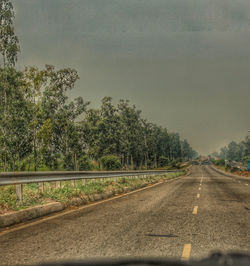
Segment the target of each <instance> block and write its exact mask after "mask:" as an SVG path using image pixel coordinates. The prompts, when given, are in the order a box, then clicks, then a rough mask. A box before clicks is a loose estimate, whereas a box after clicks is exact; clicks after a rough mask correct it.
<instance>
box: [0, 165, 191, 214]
mask: <svg viewBox="0 0 250 266" xmlns="http://www.w3.org/2000/svg"><path fill="white" fill-rule="evenodd" d="M185 173H186V172H185V170H183V171H182V172H178V173H168V174H165V175H160V176H147V177H144V178H143V177H140V178H135V177H129V178H128V177H126V178H124V177H121V178H117V179H113V178H112V179H111V178H107V179H105V180H103V181H102V180H98V179H97V180H88V181H87V182H86V184H83V183H82V180H77V181H75V182H74V186H73V185H72V183H71V182H70V181H64V182H61V187H60V188H56V183H55V182H50V183H44V190H43V192H42V191H41V190H40V189H39V185H38V184H27V185H24V186H23V201H22V202H20V201H18V200H17V198H16V191H15V186H2V187H0V214H3V213H6V212H9V211H18V210H21V209H25V208H28V207H32V206H36V205H41V204H46V203H49V202H56V201H57V202H62V203H64V204H65V205H66V206H68V207H69V206H74V205H83V204H87V203H88V202H91V201H95V200H100V199H102V198H101V197H100V195H103V193H104V195H106V196H107V197H110V196H112V195H116V194H120V193H123V192H128V191H131V190H134V189H138V188H141V187H143V186H146V185H149V184H153V183H156V182H160V181H164V180H167V179H171V178H174V177H177V176H180V175H184V174H185Z"/></svg>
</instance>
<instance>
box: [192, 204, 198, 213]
mask: <svg viewBox="0 0 250 266" xmlns="http://www.w3.org/2000/svg"><path fill="white" fill-rule="evenodd" d="M197 211H198V206H194V209H193V214H197Z"/></svg>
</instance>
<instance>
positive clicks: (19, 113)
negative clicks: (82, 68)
mask: <svg viewBox="0 0 250 266" xmlns="http://www.w3.org/2000/svg"><path fill="white" fill-rule="evenodd" d="M13 20H14V11H13V6H12V3H11V1H10V0H2V1H0V53H1V59H0V90H1V91H0V101H1V105H0V166H1V170H2V171H22V170H26V171H27V170H35V171H37V170H41V169H51V170H54V169H68V170H90V169H92V168H93V167H96V168H98V167H99V168H100V167H102V164H105V162H107V160H111V161H112V158H113V159H114V160H116V162H118V164H116V168H123V169H148V168H156V167H162V166H166V165H168V164H169V163H175V162H177V161H178V162H180V161H185V160H190V159H192V158H194V157H196V156H197V153H196V152H195V151H194V150H193V149H192V148H191V146H190V145H189V143H188V142H187V141H186V140H181V139H180V136H179V134H178V133H169V132H168V131H167V129H166V128H163V127H161V126H158V125H156V124H154V123H151V122H149V121H147V120H146V119H144V118H142V116H141V111H140V110H138V109H137V108H136V107H135V106H134V105H131V104H130V103H129V101H127V100H120V101H119V103H118V104H116V105H114V104H113V102H112V98H111V97H104V98H103V99H102V102H101V106H100V108H96V109H93V108H90V107H89V104H90V103H89V102H88V101H85V100H84V99H83V98H82V97H77V98H75V99H73V100H72V99H70V97H69V94H70V91H71V90H72V89H73V88H74V86H75V83H76V82H77V80H78V79H79V76H78V73H77V71H76V70H75V69H72V68H63V69H57V68H55V67H54V66H52V65H46V66H45V67H44V69H38V68H37V67H35V66H33V67H26V68H25V69H24V70H22V71H20V70H17V69H16V68H15V63H16V61H17V55H18V53H19V52H20V48H19V41H18V38H17V36H16V35H15V32H14V27H13ZM93 162H94V163H93Z"/></svg>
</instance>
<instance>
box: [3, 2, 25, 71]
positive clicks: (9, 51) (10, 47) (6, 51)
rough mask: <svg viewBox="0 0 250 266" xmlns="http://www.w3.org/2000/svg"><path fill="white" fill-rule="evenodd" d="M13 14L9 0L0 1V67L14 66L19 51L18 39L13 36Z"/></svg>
mask: <svg viewBox="0 0 250 266" xmlns="http://www.w3.org/2000/svg"><path fill="white" fill-rule="evenodd" d="M14 18H15V13H14V10H13V5H12V3H11V1H10V0H0V53H1V57H2V62H0V66H1V67H6V66H14V65H15V63H16V61H17V54H18V52H19V50H20V48H19V41H18V37H17V36H16V35H15V31H14V26H13V22H14Z"/></svg>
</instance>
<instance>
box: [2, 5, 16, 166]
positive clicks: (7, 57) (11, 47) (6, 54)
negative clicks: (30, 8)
mask: <svg viewBox="0 0 250 266" xmlns="http://www.w3.org/2000/svg"><path fill="white" fill-rule="evenodd" d="M14 17H15V14H14V11H13V5H12V3H11V1H9V0H0V55H1V60H0V68H6V67H8V68H7V69H6V71H8V70H9V67H13V66H14V65H15V63H16V61H17V54H18V52H19V45H18V38H17V36H16V35H15V32H14V27H13V21H14ZM2 74H3V73H2ZM4 80H5V79H4V78H3V79H2V81H1V86H0V94H1V102H0V105H1V106H2V107H3V108H1V113H0V115H1V116H2V119H1V123H2V124H1V129H2V130H1V133H2V135H3V136H2V141H3V143H2V147H3V148H2V149H3V157H4V158H3V161H4V162H3V170H4V171H5V170H6V162H7V157H6V156H7V150H6V149H7V147H6V145H7V144H6V142H5V140H6V137H7V129H6V128H5V125H6V120H7V104H8V103H7V101H8V98H7V92H6V87H7V86H8V84H7V83H4Z"/></svg>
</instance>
